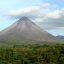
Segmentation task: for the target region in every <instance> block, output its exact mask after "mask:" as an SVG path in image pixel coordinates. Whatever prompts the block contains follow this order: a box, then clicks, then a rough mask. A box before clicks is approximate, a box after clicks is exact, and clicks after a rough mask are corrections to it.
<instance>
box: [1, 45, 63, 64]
mask: <svg viewBox="0 0 64 64" xmlns="http://www.w3.org/2000/svg"><path fill="white" fill-rule="evenodd" d="M0 64H64V44H55V45H46V44H44V45H39V44H34V45H30V44H29V45H14V46H13V47H9V48H4V47H0Z"/></svg>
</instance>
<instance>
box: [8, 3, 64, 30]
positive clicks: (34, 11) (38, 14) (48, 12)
mask: <svg viewBox="0 0 64 64" xmlns="http://www.w3.org/2000/svg"><path fill="white" fill-rule="evenodd" d="M55 5H56V4H55ZM55 5H52V4H49V3H44V4H42V5H39V6H32V7H26V8H20V9H18V10H14V11H11V12H9V13H8V16H10V17H22V16H27V17H30V18H32V19H33V21H34V22H36V23H37V24H38V25H39V26H41V27H42V28H44V29H46V30H52V29H56V28H59V29H60V27H61V28H64V8H60V9H59V8H57V9H56V8H54V6H55ZM52 7H53V10H52Z"/></svg>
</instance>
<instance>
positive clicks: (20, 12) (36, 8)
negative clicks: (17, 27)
mask: <svg viewBox="0 0 64 64" xmlns="http://www.w3.org/2000/svg"><path fill="white" fill-rule="evenodd" d="M49 5H50V4H49V3H45V4H42V5H39V6H32V7H30V6H29V7H26V8H20V9H17V10H13V11H10V12H9V13H8V15H9V16H12V17H16V16H17V17H18V16H26V15H33V14H34V15H35V14H36V13H38V12H39V11H40V10H42V9H47V8H48V6H49Z"/></svg>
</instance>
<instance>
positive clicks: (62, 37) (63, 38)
mask: <svg viewBox="0 0 64 64" xmlns="http://www.w3.org/2000/svg"><path fill="white" fill-rule="evenodd" d="M56 37H57V38H59V39H62V40H64V36H62V35H58V36H56Z"/></svg>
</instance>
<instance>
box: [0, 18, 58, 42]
mask: <svg viewBox="0 0 64 64" xmlns="http://www.w3.org/2000/svg"><path fill="white" fill-rule="evenodd" d="M27 40H32V41H46V42H56V41H57V38H56V37H54V36H52V35H51V34H49V33H48V32H46V31H44V30H43V29H41V28H40V27H38V26H37V25H36V24H35V23H33V22H32V21H31V20H30V19H28V18H27V17H22V18H21V19H19V20H18V21H17V22H15V23H14V24H13V25H11V26H10V27H8V28H6V29H5V30H3V31H1V33H0V41H3V42H4V41H7V42H9V41H17V42H21V41H27Z"/></svg>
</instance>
